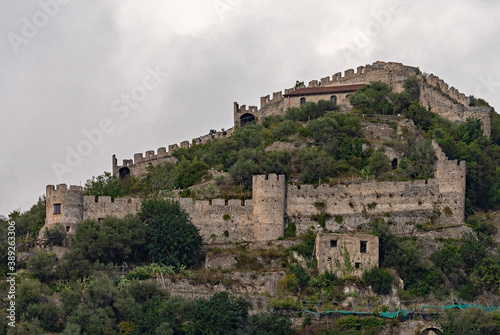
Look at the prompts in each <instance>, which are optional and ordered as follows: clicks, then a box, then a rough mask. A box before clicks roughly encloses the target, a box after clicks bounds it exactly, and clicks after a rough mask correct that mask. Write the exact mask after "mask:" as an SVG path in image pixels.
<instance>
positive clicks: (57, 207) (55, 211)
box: [54, 204, 61, 214]
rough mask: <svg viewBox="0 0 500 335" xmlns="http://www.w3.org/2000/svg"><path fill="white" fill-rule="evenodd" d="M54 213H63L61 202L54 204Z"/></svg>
mask: <svg viewBox="0 0 500 335" xmlns="http://www.w3.org/2000/svg"><path fill="white" fill-rule="evenodd" d="M54 214H61V204H54Z"/></svg>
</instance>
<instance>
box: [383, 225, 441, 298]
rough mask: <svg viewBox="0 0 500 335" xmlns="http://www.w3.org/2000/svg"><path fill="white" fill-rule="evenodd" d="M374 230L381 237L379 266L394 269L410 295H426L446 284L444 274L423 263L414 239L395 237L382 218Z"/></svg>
mask: <svg viewBox="0 0 500 335" xmlns="http://www.w3.org/2000/svg"><path fill="white" fill-rule="evenodd" d="M373 229H374V234H375V235H377V236H378V238H379V245H380V247H379V248H380V249H379V261H380V266H382V267H384V268H393V269H395V270H396V271H397V272H398V274H399V276H400V277H401V279H403V281H404V284H405V290H408V291H409V293H410V294H411V295H415V296H426V295H428V294H429V293H430V292H431V290H432V289H433V288H438V286H439V285H440V284H442V283H443V279H444V278H443V275H442V274H441V272H440V271H439V270H437V269H436V268H434V267H433V266H431V265H430V264H428V263H426V262H424V261H423V260H422V254H421V252H420V250H419V247H418V245H417V243H416V241H415V240H414V239H408V238H404V237H397V236H395V235H394V234H393V233H392V232H391V231H390V228H389V226H388V225H387V224H386V223H385V222H384V220H381V219H379V220H376V221H375V222H374V223H373Z"/></svg>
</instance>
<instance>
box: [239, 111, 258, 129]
mask: <svg viewBox="0 0 500 335" xmlns="http://www.w3.org/2000/svg"><path fill="white" fill-rule="evenodd" d="M254 121H255V116H254V115H253V114H250V113H246V114H243V115H242V116H241V117H240V125H241V126H242V127H243V126H244V125H247V124H249V123H252V122H254Z"/></svg>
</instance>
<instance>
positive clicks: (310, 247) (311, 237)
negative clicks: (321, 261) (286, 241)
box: [288, 229, 316, 259]
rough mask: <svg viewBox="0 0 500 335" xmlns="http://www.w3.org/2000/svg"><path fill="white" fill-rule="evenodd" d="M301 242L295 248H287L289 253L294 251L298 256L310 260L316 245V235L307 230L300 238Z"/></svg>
mask: <svg viewBox="0 0 500 335" xmlns="http://www.w3.org/2000/svg"><path fill="white" fill-rule="evenodd" d="M300 239H301V240H302V242H301V243H300V244H298V245H296V246H293V247H291V248H289V249H288V250H289V251H296V252H297V253H298V254H299V255H301V256H302V257H304V258H305V259H310V258H311V256H312V254H313V251H314V246H315V243H316V233H315V232H314V231H312V230H310V229H309V230H307V231H306V232H305V233H304V234H303V235H301V236H300Z"/></svg>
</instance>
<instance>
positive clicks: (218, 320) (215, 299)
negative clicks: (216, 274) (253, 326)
mask: <svg viewBox="0 0 500 335" xmlns="http://www.w3.org/2000/svg"><path fill="white" fill-rule="evenodd" d="M250 306H251V304H250V303H249V302H248V301H246V300H245V299H243V298H241V297H239V298H236V299H232V298H230V297H229V295H228V294H227V292H219V293H215V294H214V295H213V296H212V297H211V298H210V300H205V299H198V300H197V302H196V306H195V308H194V310H192V311H191V312H190V313H189V314H188V318H189V319H190V320H191V322H190V323H189V324H188V326H187V327H186V329H185V331H186V332H187V334H190V335H205V334H206V335H208V334H210V335H230V334H236V332H237V330H239V329H243V328H245V326H246V323H247V318H248V310H249V308H250Z"/></svg>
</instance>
